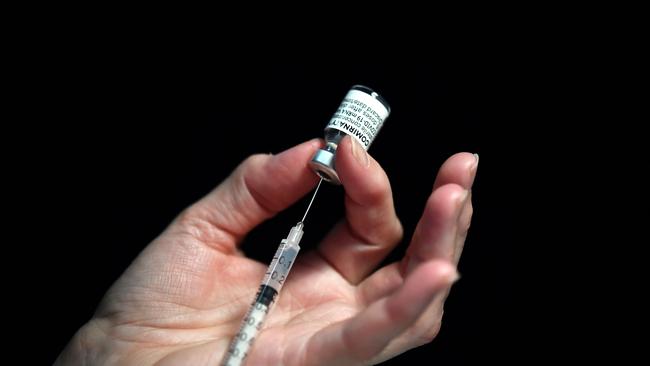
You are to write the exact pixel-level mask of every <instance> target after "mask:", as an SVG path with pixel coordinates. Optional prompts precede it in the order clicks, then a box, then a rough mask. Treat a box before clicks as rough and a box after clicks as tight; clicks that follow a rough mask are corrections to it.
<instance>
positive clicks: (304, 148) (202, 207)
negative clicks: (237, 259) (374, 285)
mask: <svg viewBox="0 0 650 366" xmlns="http://www.w3.org/2000/svg"><path fill="white" fill-rule="evenodd" d="M320 147H321V142H320V141H319V140H318V139H313V140H310V141H307V142H304V143H302V144H300V145H297V146H294V147H292V148H290V149H288V150H285V151H283V152H282V153H280V154H277V155H269V154H256V155H252V156H250V157H249V158H247V159H246V160H244V161H243V162H242V163H241V164H240V165H239V166H238V167H237V168H236V169H235V171H234V172H233V173H232V174H230V176H229V177H228V178H226V180H224V181H223V182H222V183H221V184H220V185H219V186H217V188H215V189H214V190H213V191H212V192H210V193H209V194H208V195H207V196H205V197H204V198H203V199H201V200H200V201H198V202H196V203H195V204H194V205H192V206H191V207H190V208H189V209H188V210H187V211H186V212H185V213H184V214H183V215H181V216H180V218H179V220H190V221H192V222H194V223H195V222H197V221H198V222H200V223H201V230H202V231H206V230H203V229H205V227H204V225H206V224H207V225H208V226H209V229H210V230H207V232H212V233H218V234H217V235H216V237H218V238H219V239H224V234H225V235H227V236H229V238H228V239H232V240H231V242H232V245H233V246H234V245H235V244H236V243H238V242H239V241H240V240H241V239H242V237H243V236H244V235H246V234H247V233H248V232H249V231H250V230H251V229H252V228H254V227H255V226H257V225H258V224H259V223H261V222H262V221H264V220H266V219H268V218H270V217H272V216H274V215H275V214H277V213H278V212H280V211H282V210H284V209H285V208H287V207H289V206H290V205H291V204H293V203H294V202H296V201H297V200H299V199H300V198H301V197H302V196H304V195H305V194H307V193H308V192H309V191H310V190H311V189H312V188H313V187H314V185H315V184H316V183H317V182H318V177H317V176H316V174H314V173H313V172H312V171H311V169H309V167H308V165H307V163H308V162H309V160H310V159H311V157H312V156H313V155H314V153H315V152H316V150H317V149H319V148H320ZM206 239H208V240H209V239H210V238H206ZM212 239H215V238H214V237H213V238H212ZM221 244H225V243H221ZM232 249H234V247H233V248H232Z"/></svg>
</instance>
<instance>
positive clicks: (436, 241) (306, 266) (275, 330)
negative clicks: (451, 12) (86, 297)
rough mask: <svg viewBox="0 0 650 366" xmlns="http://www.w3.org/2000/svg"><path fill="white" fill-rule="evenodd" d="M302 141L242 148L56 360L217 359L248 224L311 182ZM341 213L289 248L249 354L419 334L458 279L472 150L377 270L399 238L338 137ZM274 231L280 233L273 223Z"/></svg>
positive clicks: (432, 325) (364, 164)
mask: <svg viewBox="0 0 650 366" xmlns="http://www.w3.org/2000/svg"><path fill="white" fill-rule="evenodd" d="M320 146H321V142H319V141H318V140H312V141H308V142H306V143H303V144H301V145H298V146H295V147H293V148H291V149H289V150H286V151H284V152H282V153H281V154H278V155H275V156H272V155H254V156H252V157H250V158H248V159H247V160H246V161H244V162H243V163H242V164H241V165H240V166H239V167H238V168H237V169H236V170H235V171H234V172H233V173H232V174H231V175H230V177H229V178H228V179H226V180H225V181H224V182H223V183H221V184H220V185H219V186H218V187H217V188H216V189H215V190H214V191H212V192H211V193H210V194H208V195H207V196H206V197H205V198H203V199H202V200H200V201H199V202H197V203H195V204H194V205H192V206H191V207H189V208H188V209H186V210H185V211H184V212H183V213H181V214H180V215H179V216H178V217H177V218H176V219H175V220H174V222H172V224H171V225H170V226H169V227H168V228H167V229H166V230H165V231H164V232H163V233H162V234H161V235H160V236H159V237H158V238H157V239H155V240H154V241H153V242H152V243H151V244H150V245H149V246H148V247H147V248H146V249H145V250H144V251H143V252H142V253H141V254H140V255H139V256H138V257H137V258H136V260H135V261H134V262H133V263H132V264H131V266H130V267H129V268H128V269H127V270H126V272H125V273H124V274H123V275H122V276H121V277H120V278H119V280H118V281H117V282H116V283H115V284H114V285H113V286H112V287H111V289H110V290H109V291H108V293H107V294H106V296H105V297H104V299H103V300H102V302H101V304H100V306H99V308H98V310H97V312H96V314H95V316H94V317H93V319H91V320H90V321H89V322H88V323H87V324H86V325H84V326H83V327H82V328H81V329H80V330H79V331H78V332H77V334H76V335H75V336H74V338H73V339H72V340H71V341H70V343H69V344H68V346H67V347H66V349H65V350H64V351H63V353H62V354H61V355H60V356H59V359H58V360H57V363H56V364H60V365H68V364H75V365H77V364H84V365H86V364H87V365H102V364H124V365H127V364H128V365H152V364H156V365H161V366H162V365H216V364H219V362H220V361H221V359H222V358H223V356H224V354H225V352H226V349H227V347H228V345H229V343H230V341H231V338H232V337H233V335H234V334H235V333H236V332H237V331H238V329H239V326H240V322H241V320H242V318H243V316H244V313H245V312H246V311H247V309H248V307H249V305H250V303H251V301H252V298H253V295H254V293H255V291H256V290H257V287H258V286H259V282H260V280H261V279H262V277H263V275H264V272H265V270H266V266H267V264H264V263H259V262H256V261H254V260H251V259H248V258H246V257H245V256H244V255H243V254H242V253H241V251H240V250H239V249H238V243H240V242H241V241H242V239H243V237H244V236H245V235H246V234H247V233H248V232H249V231H250V230H251V229H253V228H254V227H255V226H256V225H258V224H259V223H261V222H262V221H264V220H266V219H268V218H270V217H272V216H274V215H275V214H277V213H278V212H280V211H282V210H283V209H285V208H287V207H288V206H290V205H291V204H292V203H294V202H295V201H297V200H298V199H300V198H301V197H303V196H304V195H306V194H307V193H309V191H310V190H311V189H313V188H314V186H315V184H316V183H317V181H318V180H317V177H316V176H315V175H314V173H313V172H312V171H310V170H309V169H308V168H307V162H308V161H309V159H310V158H311V156H312V155H313V154H314V152H315V151H316V150H317V149H318V148H319V147H320ZM336 164H337V170H338V172H339V175H340V178H341V181H342V183H343V187H344V188H345V193H346V195H345V207H346V218H345V219H343V220H341V221H340V222H339V223H338V224H337V225H336V226H335V227H334V228H333V229H332V230H331V232H330V233H329V234H328V235H327V236H326V237H325V238H324V239H323V240H322V242H321V243H320V245H319V246H318V249H317V250H314V251H312V252H305V253H301V254H300V255H299V256H298V260H297V261H296V263H295V265H294V268H293V270H292V272H291V274H290V276H289V278H288V280H287V283H286V285H285V286H284V288H283V290H282V293H281V295H280V297H279V298H278V301H277V303H276V304H275V305H274V308H273V310H272V311H271V313H270V314H269V316H268V318H267V320H266V323H265V327H264V330H263V331H262V332H261V333H260V334H259V336H258V339H257V341H256V343H255V345H254V348H253V349H252V351H251V353H250V355H249V357H248V360H247V362H248V364H251V365H278V364H283V365H334V364H335V365H360V364H368V363H378V362H381V361H384V360H386V359H389V358H391V357H394V356H396V355H398V354H400V353H402V352H404V351H406V350H408V349H411V348H413V347H417V346H420V345H422V344H425V343H428V342H430V341H431V340H432V339H433V338H434V337H435V336H436V334H437V332H438V330H439V328H440V321H441V317H442V309H443V303H444V300H445V298H446V296H447V293H448V291H449V288H450V286H451V284H452V283H453V282H454V281H455V280H456V279H457V274H456V269H455V266H456V263H457V262H458V259H459V257H460V253H461V250H462V247H463V243H464V240H465V236H466V234H467V230H468V228H469V225H470V219H471V216H472V204H471V190H470V188H471V185H472V182H473V180H474V175H475V173H476V166H477V164H478V160H477V158H475V157H474V155H472V154H468V153H459V154H456V155H454V156H452V157H451V158H449V159H448V160H447V161H446V162H445V163H444V165H443V166H442V167H441V168H440V171H439V172H438V176H437V179H436V181H435V184H434V187H433V192H432V194H431V196H430V198H429V200H428V201H427V204H426V208H425V211H424V214H423V216H422V218H421V220H420V222H419V223H418V225H417V228H416V230H415V234H414V235H413V238H412V239H411V242H410V245H409V247H408V251H407V255H406V256H405V257H404V258H403V259H402V260H401V261H400V262H398V263H393V264H390V265H387V266H385V267H383V268H379V269H377V270H375V267H376V266H377V265H378V264H379V263H380V262H381V261H382V259H384V258H385V257H386V256H387V255H388V253H389V252H390V251H391V250H392V249H393V248H394V247H395V246H396V245H397V244H398V243H399V242H400V241H401V239H402V226H401V224H400V222H399V220H398V218H397V216H396V214H395V209H394V206H393V199H392V193H391V188H390V184H389V182H388V178H387V176H386V174H385V173H384V171H383V169H382V168H381V167H380V166H379V164H378V163H377V162H376V161H375V160H374V159H373V158H372V157H370V156H369V155H368V154H367V153H366V152H365V151H364V150H363V148H361V146H360V145H358V144H356V142H353V141H352V140H351V139H350V138H349V137H346V138H345V139H343V140H342V142H341V144H340V146H339V148H338V153H337V162H336ZM282 234H284V233H282Z"/></svg>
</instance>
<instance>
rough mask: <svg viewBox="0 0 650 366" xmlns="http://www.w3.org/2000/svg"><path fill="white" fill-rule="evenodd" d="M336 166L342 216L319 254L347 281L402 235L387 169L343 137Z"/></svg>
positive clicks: (353, 279)
mask: <svg viewBox="0 0 650 366" xmlns="http://www.w3.org/2000/svg"><path fill="white" fill-rule="evenodd" d="M336 170H337V172H338V174H339V177H340V179H341V182H342V183H343V187H344V188H345V211H346V213H345V217H346V218H345V220H344V221H341V222H340V223H339V224H337V225H336V226H335V227H334V228H333V229H332V231H331V232H330V233H329V234H328V235H327V236H326V237H325V239H324V240H323V241H322V243H321V245H320V246H319V251H320V253H321V255H322V256H323V257H324V258H325V259H326V260H327V261H328V262H329V263H330V264H331V265H332V266H334V267H335V268H336V269H337V270H338V271H339V272H340V273H341V275H343V276H344V277H345V278H346V279H348V281H350V282H351V283H358V282H359V281H360V280H362V279H363V278H365V276H366V275H367V274H368V273H369V272H371V271H372V270H373V269H374V268H375V267H376V266H377V264H378V263H379V262H381V261H382V260H383V259H384V258H385V257H386V255H387V254H388V253H389V252H390V251H391V250H392V249H393V248H394V247H395V245H396V244H397V243H398V242H399V241H400V240H401V238H402V225H401V224H400V222H399V219H398V218H397V215H396V213H395V207H394V206H393V196H392V193H391V189H390V183H389V181H388V177H387V176H386V173H385V172H384V170H383V169H382V168H381V166H380V165H379V163H377V162H376V161H375V160H374V159H373V158H372V157H370V156H369V155H368V154H367V153H366V151H365V150H364V149H363V148H362V147H361V145H359V144H358V143H357V142H356V141H354V140H353V139H351V138H350V137H345V138H344V139H343V140H341V143H340V145H339V147H338V149H337V156H336Z"/></svg>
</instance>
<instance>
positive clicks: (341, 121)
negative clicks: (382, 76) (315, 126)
mask: <svg viewBox="0 0 650 366" xmlns="http://www.w3.org/2000/svg"><path fill="white" fill-rule="evenodd" d="M389 114H390V106H389V105H388V103H387V102H386V100H385V99H384V98H382V97H381V96H380V95H379V94H377V93H376V92H375V91H374V90H372V89H370V88H368V87H366V86H363V85H355V86H353V87H352V88H351V89H350V91H349V92H348V94H347V95H346V96H345V98H343V101H342V102H341V105H340V106H339V108H338V109H337V110H336V112H335V113H334V116H332V119H331V120H330V121H329V123H328V124H327V126H326V127H325V144H326V145H325V147H323V148H322V149H320V150H318V151H317V152H316V154H314V157H313V158H312V159H311V161H310V162H309V166H310V167H311V168H312V169H313V170H314V172H316V174H318V175H319V176H320V177H321V178H323V179H324V180H326V181H328V182H330V183H333V184H341V180H340V179H339V176H338V174H337V173H336V167H335V165H336V164H335V163H336V149H337V147H338V145H339V142H340V141H341V139H342V138H343V136H345V135H350V136H351V137H352V138H353V139H355V140H357V141H358V142H359V144H360V145H361V146H363V148H364V149H366V150H368V148H369V147H370V144H371V143H372V141H373V140H374V139H375V137H376V136H377V133H379V130H380V129H381V126H382V125H383V124H384V121H385V120H386V118H388V115H389Z"/></svg>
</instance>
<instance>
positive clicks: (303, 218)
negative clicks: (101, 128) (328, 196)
mask: <svg viewBox="0 0 650 366" xmlns="http://www.w3.org/2000/svg"><path fill="white" fill-rule="evenodd" d="M321 183H323V178H321V179H320V181H318V186H316V190H315V191H314V195H313V196H311V201H309V206H307V211H305V216H303V217H302V220H300V222H301V223H304V222H305V218H306V217H307V214H308V213H309V209H310V208H311V204H312V203H314V198H316V193H318V189H319V188H320V185H321Z"/></svg>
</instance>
